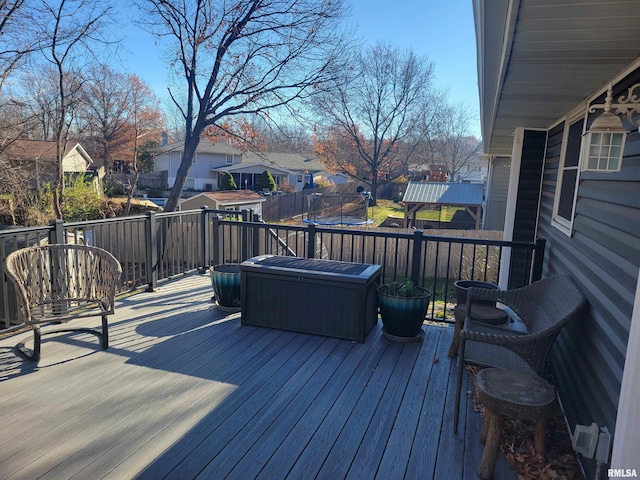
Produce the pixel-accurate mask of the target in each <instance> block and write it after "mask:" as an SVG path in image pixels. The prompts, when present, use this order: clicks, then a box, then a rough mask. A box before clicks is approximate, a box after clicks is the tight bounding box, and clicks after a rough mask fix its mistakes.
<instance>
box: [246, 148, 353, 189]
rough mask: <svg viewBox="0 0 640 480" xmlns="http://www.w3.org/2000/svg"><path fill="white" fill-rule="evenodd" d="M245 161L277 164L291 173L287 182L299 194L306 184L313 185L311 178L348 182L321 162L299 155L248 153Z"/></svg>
mask: <svg viewBox="0 0 640 480" xmlns="http://www.w3.org/2000/svg"><path fill="white" fill-rule="evenodd" d="M245 160H246V161H247V162H252V161H260V160H262V161H265V160H266V161H267V162H268V163H272V164H275V165H277V166H279V167H281V168H283V169H285V170H286V171H288V172H291V175H290V177H289V178H288V180H287V181H288V182H289V183H290V184H291V185H293V186H295V187H296V191H298V192H299V191H300V190H302V189H303V188H304V186H305V185H306V184H311V176H313V178H318V177H324V178H326V179H328V180H331V181H332V182H333V183H335V184H338V183H346V181H348V179H346V178H345V176H344V175H341V174H338V175H335V174H332V173H330V172H328V171H327V170H326V168H325V166H324V165H323V164H322V162H320V160H318V159H316V158H313V157H308V156H305V155H301V154H299V153H276V152H265V153H261V154H256V153H253V152H247V153H246V154H245Z"/></svg>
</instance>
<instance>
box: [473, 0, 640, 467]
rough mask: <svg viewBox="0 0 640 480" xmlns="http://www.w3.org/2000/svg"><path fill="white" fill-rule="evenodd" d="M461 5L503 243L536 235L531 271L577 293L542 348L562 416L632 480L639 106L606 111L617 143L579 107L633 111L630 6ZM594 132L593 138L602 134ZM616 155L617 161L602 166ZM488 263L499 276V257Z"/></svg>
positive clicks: (635, 24)
mask: <svg viewBox="0 0 640 480" xmlns="http://www.w3.org/2000/svg"><path fill="white" fill-rule="evenodd" d="M473 5H474V17H475V25H476V38H477V46H478V76H479V85H480V115H481V120H482V133H483V135H482V136H483V142H484V152H485V153H486V154H489V155H492V156H494V157H511V169H510V181H509V191H508V197H507V209H506V215H505V222H504V231H505V238H506V239H507V240H523V241H531V240H534V239H535V238H536V237H543V238H545V239H546V241H547V247H546V252H545V256H544V271H543V275H544V276H547V275H552V274H565V275H569V276H570V277H571V278H572V279H573V280H574V281H575V282H576V284H577V285H578V286H579V287H580V289H581V290H582V292H583V293H584V294H585V296H586V297H587V299H588V301H589V309H588V311H587V312H586V314H585V316H584V318H582V319H580V320H579V321H577V322H575V323H574V324H572V325H569V326H568V327H566V328H565V329H564V330H563V331H562V333H561V334H560V336H559V337H558V340H557V341H556V343H555V345H554V348H553V351H552V364H553V367H554V380H555V384H556V387H557V389H558V394H559V397H560V400H561V402H562V406H563V409H564V412H565V414H566V418H567V420H568V422H569V425H570V428H571V430H572V431H573V429H574V427H575V426H576V424H580V425H590V424H591V423H592V422H595V423H596V424H598V425H599V426H600V427H607V428H608V430H609V432H610V433H611V434H612V435H613V447H612V457H611V461H610V462H609V463H610V467H611V468H615V469H627V468H628V469H631V468H635V469H636V470H634V471H635V472H636V475H637V474H638V472H637V470H638V469H639V468H640V464H639V463H638V462H639V455H638V452H639V451H640V449H639V445H640V428H638V425H640V402H639V401H638V398H640V285H639V267H640V248H639V245H640V132H639V131H638V126H639V123H640V122H639V121H638V118H639V117H640V108H638V110H637V111H636V113H635V115H632V120H633V121H630V120H629V119H627V118H626V117H625V118H623V117H622V116H620V118H621V119H623V120H624V123H623V126H624V127H625V129H626V130H627V131H628V134H627V135H626V139H625V141H626V143H625V144H624V149H622V148H621V146H622V145H620V144H619V145H615V142H613V143H614V144H613V145H612V146H611V147H608V146H607V147H606V148H600V147H589V146H588V145H587V142H588V141H589V139H590V138H592V137H593V138H594V139H595V138H596V137H597V135H595V134H593V133H590V132H591V129H592V127H593V126H594V121H596V120H597V119H598V118H599V117H601V115H603V108H602V107H597V108H595V109H593V110H590V107H592V106H593V105H602V104H604V103H605V96H606V94H607V90H608V87H609V85H611V86H612V99H613V102H614V103H620V104H621V103H624V102H625V101H626V102H629V97H631V102H633V101H635V102H636V103H635V104H632V103H628V105H629V106H630V107H631V108H632V109H633V108H636V107H640V104H638V103H637V102H639V101H640V100H639V99H640V8H638V2H636V1H632V2H622V3H620V4H616V6H613V4H611V5H609V4H608V3H607V2H557V3H556V2H539V0H492V1H490V2H487V1H481V0H474V3H473ZM634 86H635V90H634V91H633V92H632V94H631V95H629V89H630V88H631V87H634ZM634 93H635V95H636V96H635V98H634V97H633V94H634ZM623 96H624V98H621V97H623ZM616 110H617V108H613V112H615V111H616ZM610 117H611V115H610ZM613 117H614V118H613V119H614V120H615V116H613ZM603 119H604V117H603ZM601 121H602V120H601ZM598 123H600V122H598ZM618 123H620V122H618ZM597 138H599V139H600V141H601V145H604V144H605V143H606V142H608V141H609V140H611V139H614V138H615V137H614V136H613V135H611V134H606V133H605V134H602V135H600V137H597ZM617 151H622V152H623V157H622V160H621V162H619V161H617V160H615V159H613V160H611V161H605V160H606V158H607V157H608V156H609V155H611V156H612V157H613V156H614V155H615V154H616V153H617ZM598 158H600V161H598ZM502 267H503V268H504V269H505V271H507V269H508V268H509V265H508V262H503V265H502ZM501 278H502V277H501ZM502 286H503V287H506V286H507V285H502ZM605 453H608V452H605ZM604 463H607V462H604ZM583 465H584V467H585V470H586V472H587V475H588V477H589V478H595V475H596V471H597V470H598V469H597V465H596V462H595V460H590V459H584V458H583ZM605 468H606V467H605ZM604 472H606V470H604Z"/></svg>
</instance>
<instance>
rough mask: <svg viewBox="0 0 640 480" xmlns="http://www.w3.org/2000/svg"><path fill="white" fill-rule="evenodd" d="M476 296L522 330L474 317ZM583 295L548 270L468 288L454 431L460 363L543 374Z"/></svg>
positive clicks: (459, 377) (566, 279)
mask: <svg viewBox="0 0 640 480" xmlns="http://www.w3.org/2000/svg"><path fill="white" fill-rule="evenodd" d="M475 300H492V301H497V302H499V303H500V304H502V305H504V306H505V307H507V308H508V309H510V310H511V312H510V314H511V315H512V316H516V317H518V318H519V320H521V321H522V323H523V324H524V326H526V332H524V331H518V330H510V329H506V328H504V327H496V326H491V325H487V324H482V323H478V322H474V321H472V320H471V317H470V315H469V313H470V310H471V304H472V303H473V301H475ZM585 305H586V299H585V298H584V296H583V295H582V293H581V292H580V290H579V289H578V287H577V286H576V285H575V284H574V283H573V282H572V281H571V279H570V278H569V277H566V276H563V275H553V276H550V277H547V278H544V279H542V280H538V281H537V282H534V283H532V284H531V285H527V286H525V287H522V288H517V289H513V290H502V291H501V290H489V289H486V288H469V291H468V297H467V305H466V307H467V311H466V316H465V321H464V327H463V328H462V330H461V332H460V345H459V350H458V373H457V379H456V380H457V383H456V406H455V413H454V418H453V431H454V433H457V431H458V417H459V413H460V394H461V390H462V373H463V372H462V370H463V364H464V363H469V364H474V365H480V366H484V367H499V368H509V369H513V370H524V371H529V372H533V373H535V374H537V375H540V376H545V375H544V374H545V368H546V366H547V361H548V357H549V353H550V351H551V347H552V345H553V342H554V341H555V339H556V337H557V336H558V334H559V333H560V330H561V329H562V328H563V327H564V326H565V325H566V324H567V323H569V322H570V321H572V320H573V319H575V318H576V317H577V316H579V315H580V313H581V310H582V309H583V308H584V307H585Z"/></svg>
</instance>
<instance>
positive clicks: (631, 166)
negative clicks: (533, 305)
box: [538, 124, 640, 477]
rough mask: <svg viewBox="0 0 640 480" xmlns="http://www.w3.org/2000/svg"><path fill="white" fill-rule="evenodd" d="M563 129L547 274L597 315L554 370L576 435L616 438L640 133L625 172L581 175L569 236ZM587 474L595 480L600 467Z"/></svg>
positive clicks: (551, 179) (551, 183) (630, 142)
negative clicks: (578, 429)
mask: <svg viewBox="0 0 640 480" xmlns="http://www.w3.org/2000/svg"><path fill="white" fill-rule="evenodd" d="M563 128H564V124H560V125H558V126H557V127H555V128H553V129H552V130H550V131H549V133H548V140H547V148H546V158H545V165H544V172H543V182H542V192H541V205H540V216H539V225H538V235H539V236H541V237H544V238H545V239H546V240H547V250H546V254H545V265H544V272H543V275H544V276H547V275H552V274H567V275H569V276H571V277H572V278H573V280H574V281H575V282H576V283H577V284H578V286H579V287H580V289H581V290H582V292H583V293H584V294H585V296H586V297H587V299H588V300H589V310H588V312H587V314H586V315H585V316H584V318H582V319H581V320H580V321H579V322H575V323H573V324H571V325H569V326H567V327H566V328H565V329H564V330H563V331H562V333H561V334H560V336H559V337H558V340H557V341H556V344H555V346H554V349H553V351H552V364H553V366H554V372H555V381H556V385H557V388H558V391H559V394H560V398H561V400H562V404H563V407H564V410H565V413H566V416H567V419H568V421H569V424H570V428H571V429H573V428H574V426H575V425H576V424H587V425H589V424H591V422H596V423H597V424H598V425H599V426H606V427H607V428H608V429H609V431H610V432H612V433H613V432H614V430H615V422H616V414H617V408H618V400H619V394H620V387H621V383H622V372H623V369H624V361H625V355H626V348H627V341H628V337H629V329H630V325H631V315H632V311H633V302H634V296H635V289H636V284H637V276H638V267H639V265H640V249H639V248H638V245H640V134H639V133H638V131H637V130H635V131H634V133H631V134H629V135H628V136H627V144H626V147H625V156H624V159H623V162H622V170H621V171H620V172H618V173H591V172H581V175H580V184H579V188H578V199H577V203H576V214H575V217H574V229H573V234H572V236H571V237H568V236H567V235H565V234H564V233H562V232H561V231H560V230H558V229H557V228H555V227H553V226H552V225H551V218H552V213H553V202H554V195H555V190H556V180H557V176H558V166H559V162H560V149H561V144H562V133H563ZM585 468H586V470H587V473H588V476H590V477H591V476H592V475H593V473H594V468H595V466H594V464H593V462H590V461H586V462H585Z"/></svg>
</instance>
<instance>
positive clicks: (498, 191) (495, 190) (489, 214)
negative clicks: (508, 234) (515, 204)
mask: <svg viewBox="0 0 640 480" xmlns="http://www.w3.org/2000/svg"><path fill="white" fill-rule="evenodd" d="M510 166H511V161H510V159H509V158H503V157H501V158H496V159H495V160H494V161H493V162H492V163H491V185H490V187H489V188H487V191H488V198H487V206H486V215H485V222H484V229H485V230H503V229H504V216H505V212H506V209H507V193H508V192H509V171H510Z"/></svg>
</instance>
